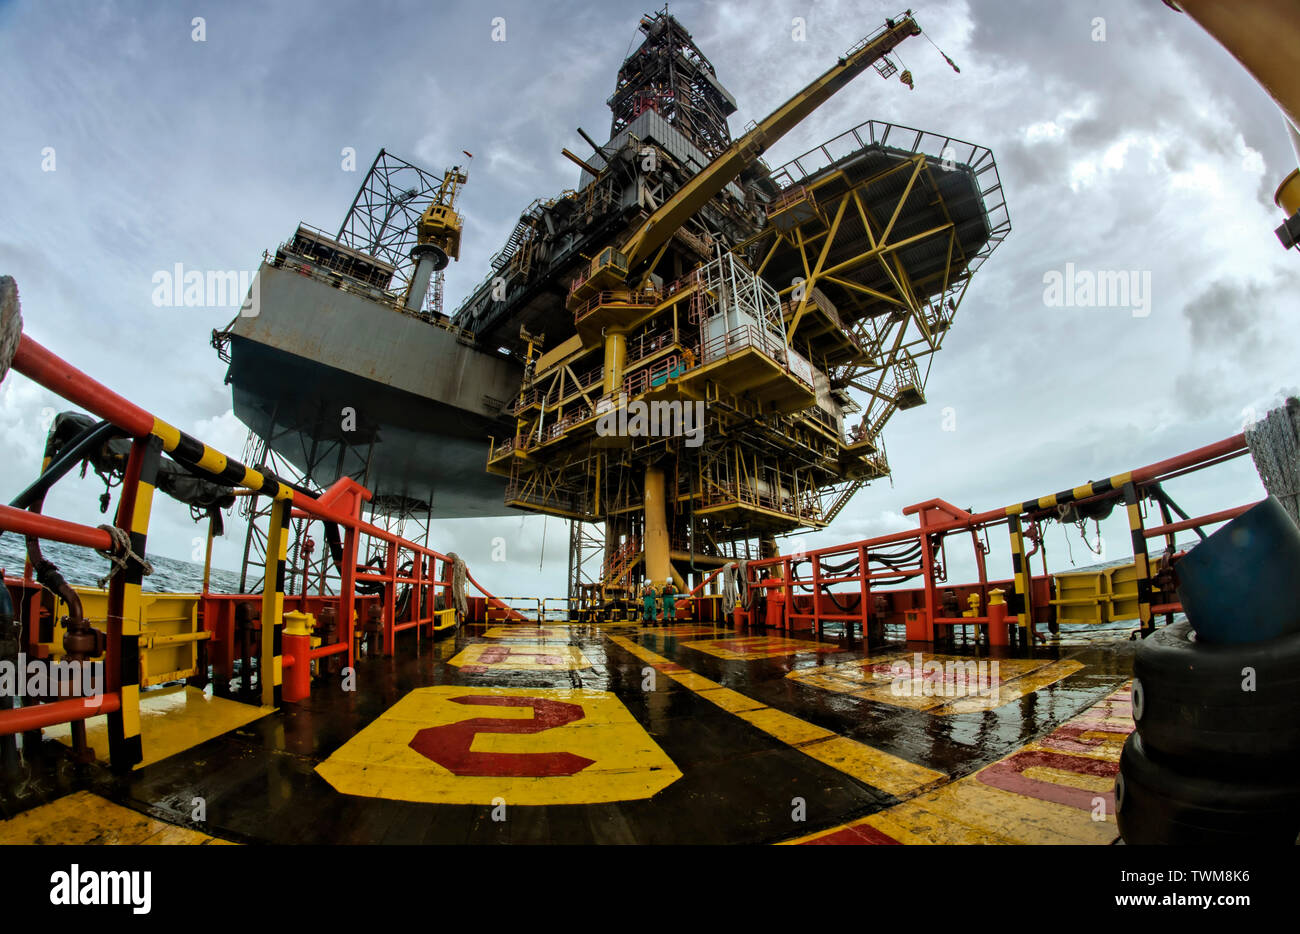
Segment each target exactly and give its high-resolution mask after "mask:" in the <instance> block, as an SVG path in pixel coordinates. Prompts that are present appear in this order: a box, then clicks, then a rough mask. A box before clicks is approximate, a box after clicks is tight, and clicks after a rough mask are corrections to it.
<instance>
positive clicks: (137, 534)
mask: <svg viewBox="0 0 1300 934" xmlns="http://www.w3.org/2000/svg"><path fill="white" fill-rule="evenodd" d="M161 459H162V441H160V440H159V439H158V438H156V437H154V436H152V435H149V436H146V437H144V438H139V439H137V440H136V441H135V442H134V443H133V444H132V445H131V453H130V456H129V457H128V458H127V464H126V472H125V475H124V476H123V478H122V495H121V497H120V498H119V500H118V507H117V519H116V522H117V527H118V528H120V529H122V530H124V531H125V532H126V533H127V534H128V535H129V536H130V538H131V550H132V551H134V552H135V553H136V554H137V555H139V556H140V557H141V558H143V557H144V554H145V536H146V535H147V533H148V531H149V516H150V512H151V510H152V509H153V491H154V483H155V482H156V481H157V479H158V466H159V463H160V462H161ZM143 580H144V569H143V567H141V565H140V563H139V562H137V561H132V562H130V563H128V564H127V566H126V567H125V568H123V569H122V570H121V571H120V572H119V573H117V574H114V575H113V577H112V579H111V580H110V581H109V585H108V623H107V628H108V642H107V648H106V651H105V665H104V671H105V674H106V676H107V677H106V681H107V685H106V688H107V691H108V692H116V693H117V694H118V695H119V696H120V698H121V706H120V708H119V709H118V710H116V711H114V712H113V713H110V714H109V715H108V757H109V763H110V765H111V767H112V769H113V771H115V772H128V771H130V769H131V766H133V765H135V764H136V763H137V762H140V761H141V760H142V759H143V758H144V746H143V741H142V739H141V736H140V615H141V605H140V589H141V584H142V582H143Z"/></svg>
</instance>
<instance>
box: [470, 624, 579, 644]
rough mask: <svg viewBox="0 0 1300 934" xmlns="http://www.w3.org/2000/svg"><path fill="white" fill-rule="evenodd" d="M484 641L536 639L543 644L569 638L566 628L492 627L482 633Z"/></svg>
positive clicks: (558, 626)
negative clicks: (551, 640) (550, 640)
mask: <svg viewBox="0 0 1300 934" xmlns="http://www.w3.org/2000/svg"><path fill="white" fill-rule="evenodd" d="M483 638H484V639H536V640H538V641H540V642H545V641H547V640H548V639H568V638H570V633H569V629H568V627H567V626H562V625H551V626H493V627H492V628H491V629H489V630H488V631H487V632H485V633H483Z"/></svg>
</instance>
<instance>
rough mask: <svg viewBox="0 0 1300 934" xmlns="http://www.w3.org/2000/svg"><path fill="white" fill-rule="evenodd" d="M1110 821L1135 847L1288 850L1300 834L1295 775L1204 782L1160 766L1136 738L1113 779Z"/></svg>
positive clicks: (1283, 773) (1280, 773)
mask: <svg viewBox="0 0 1300 934" xmlns="http://www.w3.org/2000/svg"><path fill="white" fill-rule="evenodd" d="M1115 819H1116V823H1117V824H1118V826H1119V833H1120V836H1121V837H1123V838H1124V842H1125V843H1128V844H1132V845H1144V844H1161V845H1209V846H1218V847H1248V846H1291V845H1294V844H1295V842H1296V835H1297V834H1300V786H1297V784H1296V782H1295V779H1294V773H1292V772H1290V771H1287V770H1279V771H1278V772H1277V773H1276V774H1275V775H1274V776H1273V777H1271V778H1251V779H1225V778H1218V777H1216V778H1207V777H1204V776H1201V775H1197V774H1194V773H1188V772H1185V771H1183V770H1182V768H1181V767H1179V768H1177V769H1176V768H1175V767H1173V766H1172V765H1170V764H1168V763H1165V762H1157V761H1155V760H1153V759H1152V757H1151V756H1150V755H1148V753H1147V750H1146V749H1145V748H1144V747H1143V744H1142V738H1141V737H1140V736H1139V735H1138V734H1137V733H1133V734H1130V735H1129V738H1128V740H1127V741H1126V742H1125V743H1124V750H1123V752H1122V753H1121V754H1120V759H1119V775H1118V776H1116V779H1115Z"/></svg>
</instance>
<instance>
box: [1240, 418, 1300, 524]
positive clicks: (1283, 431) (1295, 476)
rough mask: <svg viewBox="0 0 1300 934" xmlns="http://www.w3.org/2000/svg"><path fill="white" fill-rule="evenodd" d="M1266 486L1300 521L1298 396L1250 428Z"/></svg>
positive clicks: (1252, 446)
mask: <svg viewBox="0 0 1300 934" xmlns="http://www.w3.org/2000/svg"><path fill="white" fill-rule="evenodd" d="M1246 444H1247V446H1248V447H1249V448H1250V456H1251V459H1252V460H1254V462H1255V469H1256V470H1257V471H1258V472H1259V479H1260V481H1261V482H1262V483H1263V484H1264V489H1265V490H1267V491H1268V493H1269V494H1270V495H1271V496H1274V497H1276V498H1277V500H1278V501H1279V502H1280V503H1281V504H1282V506H1283V508H1285V509H1286V511H1287V512H1288V513H1290V515H1291V518H1292V519H1293V520H1294V521H1295V522H1296V523H1297V524H1300V400H1297V399H1295V398H1294V397H1292V398H1289V399H1287V400H1286V404H1285V405H1284V406H1282V407H1280V408H1276V409H1274V410H1273V411H1271V412H1269V413H1268V414H1267V415H1266V416H1264V418H1262V419H1260V420H1259V421H1258V422H1256V423H1255V424H1254V425H1251V426H1250V427H1249V428H1247V429H1246Z"/></svg>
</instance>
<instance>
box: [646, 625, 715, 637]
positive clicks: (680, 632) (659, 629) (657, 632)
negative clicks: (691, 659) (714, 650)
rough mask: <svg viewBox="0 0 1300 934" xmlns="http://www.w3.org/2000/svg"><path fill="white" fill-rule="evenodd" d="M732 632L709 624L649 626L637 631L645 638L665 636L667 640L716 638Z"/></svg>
mask: <svg viewBox="0 0 1300 934" xmlns="http://www.w3.org/2000/svg"><path fill="white" fill-rule="evenodd" d="M729 631H730V630H729V629H728V628H727V627H726V626H723V625H721V624H719V625H717V626H710V625H708V624H707V623H690V624H686V625H683V624H682V623H669V624H668V625H666V626H665V625H654V624H651V625H648V626H642V627H641V628H640V629H638V630H637V632H638V633H640V634H641V635H643V636H664V637H665V638H674V639H680V638H682V637H683V636H716V635H720V634H724V633H727V632H729Z"/></svg>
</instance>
